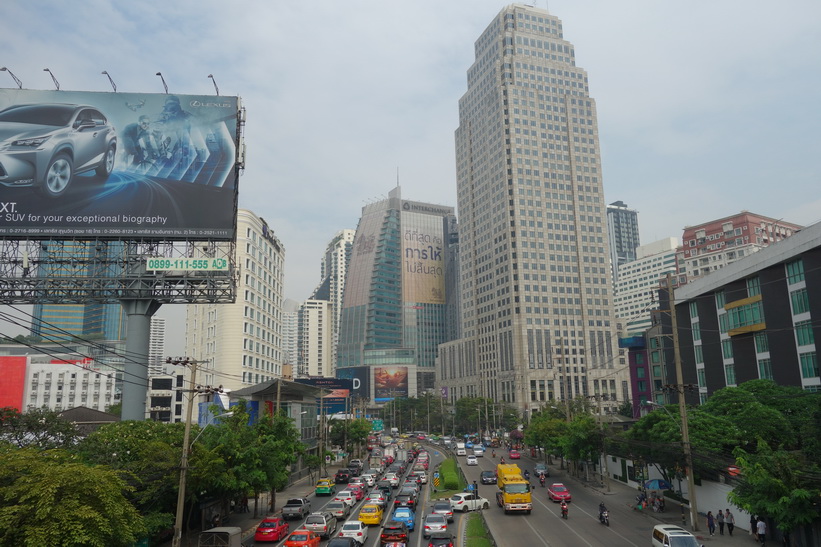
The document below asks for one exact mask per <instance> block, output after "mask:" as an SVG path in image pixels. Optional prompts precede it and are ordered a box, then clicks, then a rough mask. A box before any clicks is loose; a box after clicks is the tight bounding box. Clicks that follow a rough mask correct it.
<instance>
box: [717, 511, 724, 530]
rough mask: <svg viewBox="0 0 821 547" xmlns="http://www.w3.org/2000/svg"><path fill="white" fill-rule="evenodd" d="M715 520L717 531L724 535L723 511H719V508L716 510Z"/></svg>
mask: <svg viewBox="0 0 821 547" xmlns="http://www.w3.org/2000/svg"><path fill="white" fill-rule="evenodd" d="M716 522H717V523H718V533H719V534H720V535H722V536H723V535H724V513H722V512H721V509H719V510H718V514H717V515H716Z"/></svg>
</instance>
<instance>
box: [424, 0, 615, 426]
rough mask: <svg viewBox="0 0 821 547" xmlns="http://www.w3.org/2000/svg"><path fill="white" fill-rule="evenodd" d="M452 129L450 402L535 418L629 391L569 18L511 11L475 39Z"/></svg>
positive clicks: (590, 127) (446, 361) (445, 359)
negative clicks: (455, 243) (457, 324)
mask: <svg viewBox="0 0 821 547" xmlns="http://www.w3.org/2000/svg"><path fill="white" fill-rule="evenodd" d="M474 50H475V61H474V63H473V65H472V66H471V67H470V68H469V69H468V72H467V91H466V92H465V94H464V95H463V96H462V98H461V99H460V101H459V127H458V128H457V130H456V135H455V140H456V170H457V199H458V202H457V203H458V210H459V248H460V250H459V255H460V286H461V294H460V298H461V303H460V305H461V311H462V313H461V320H462V325H461V329H462V338H461V339H460V340H458V341H454V342H453V343H451V344H448V345H447V346H445V347H444V348H442V349H441V351H440V364H439V370H438V372H439V374H440V375H441V376H440V379H438V382H439V387H441V388H447V389H443V390H442V392H443V393H447V394H448V397H449V399H450V400H451V401H455V400H457V399H458V398H460V397H463V396H481V397H490V398H492V399H495V400H497V401H500V402H505V403H508V404H511V405H513V406H515V407H516V408H518V409H519V410H520V411H522V412H523V414H525V416H526V415H527V413H528V412H530V411H532V410H535V409H537V408H540V407H542V406H544V405H545V404H548V403H547V401H550V400H563V399H566V398H572V397H576V396H591V395H601V400H602V403H603V404H602V408H603V409H605V410H607V411H611V410H613V409H614V408H615V406H616V404H617V403H616V401H623V400H625V399H627V398H628V396H629V385H628V374H627V367H626V361H625V358H624V356H622V355H620V354H619V350H618V348H617V340H616V335H615V334H616V332H615V320H614V314H613V301H612V300H613V296H612V279H611V276H610V265H609V262H610V260H609V245H608V241H607V220H606V204H605V202H604V190H603V187H602V170H601V159H600V152H599V134H598V127H597V119H596V103H595V101H594V100H593V99H592V98H591V97H590V95H589V91H588V78H587V73H586V72H585V70H583V69H582V68H580V67H578V66H576V59H575V50H574V46H573V44H571V43H570V42H569V41H567V40H565V39H564V35H563V28H562V23H561V21H560V20H559V19H558V18H557V17H555V16H553V15H550V14H549V13H548V12H547V11H546V10H543V9H539V8H534V7H531V6H526V5H522V4H514V5H511V6H508V7H506V8H504V9H503V10H502V11H501V12H500V13H499V14H498V15H497V16H496V17H495V18H494V19H493V21H492V22H491V23H490V25H489V26H488V27H487V29H486V30H485V31H484V32H483V33H482V35H481V36H480V37H479V38H478V40H477V41H476V42H475V45H474Z"/></svg>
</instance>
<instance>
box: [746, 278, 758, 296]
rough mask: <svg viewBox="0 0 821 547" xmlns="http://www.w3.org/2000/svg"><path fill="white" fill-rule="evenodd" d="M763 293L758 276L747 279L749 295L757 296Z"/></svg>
mask: <svg viewBox="0 0 821 547" xmlns="http://www.w3.org/2000/svg"><path fill="white" fill-rule="evenodd" d="M759 294H761V284H760V282H759V281H758V278H757V277H751V278H749V279H747V296H756V295H759Z"/></svg>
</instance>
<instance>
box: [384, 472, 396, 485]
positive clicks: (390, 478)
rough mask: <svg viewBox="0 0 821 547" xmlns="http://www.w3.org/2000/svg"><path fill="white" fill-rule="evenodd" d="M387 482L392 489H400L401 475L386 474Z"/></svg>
mask: <svg viewBox="0 0 821 547" xmlns="http://www.w3.org/2000/svg"><path fill="white" fill-rule="evenodd" d="M385 480H386V481H388V482H389V483H390V485H391V488H398V487H399V475H398V474H397V473H387V474H385Z"/></svg>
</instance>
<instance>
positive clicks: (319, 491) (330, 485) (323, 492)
mask: <svg viewBox="0 0 821 547" xmlns="http://www.w3.org/2000/svg"><path fill="white" fill-rule="evenodd" d="M314 492H315V493H316V495H317V496H333V495H334V494H336V485H335V484H334V482H333V481H332V480H331V479H319V482H317V483H316V489H315V490H314Z"/></svg>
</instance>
